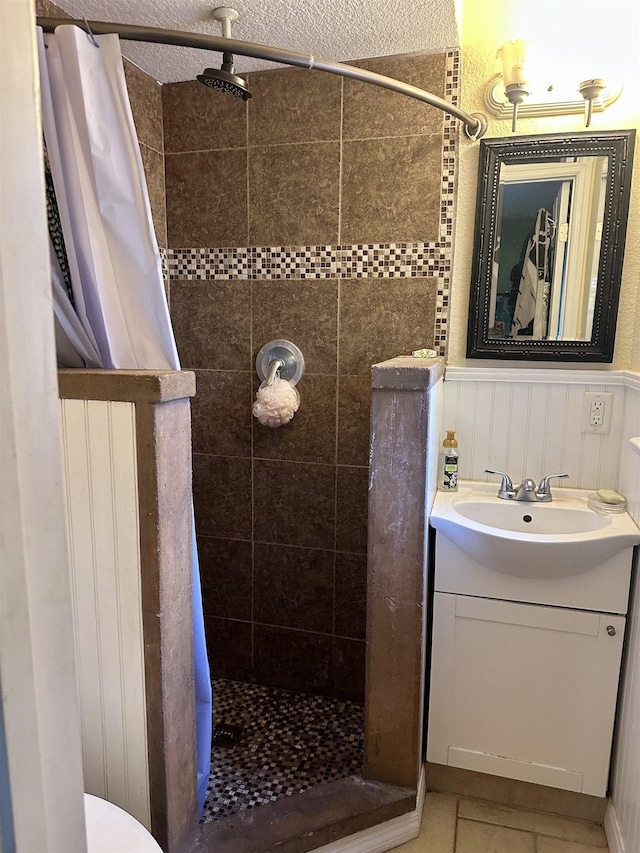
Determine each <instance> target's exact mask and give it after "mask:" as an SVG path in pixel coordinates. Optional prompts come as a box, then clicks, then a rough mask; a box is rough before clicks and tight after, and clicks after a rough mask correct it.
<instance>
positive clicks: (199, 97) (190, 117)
mask: <svg viewBox="0 0 640 853" xmlns="http://www.w3.org/2000/svg"><path fill="white" fill-rule="evenodd" d="M162 108H163V121H164V145H165V151H167V152H171V153H176V152H181V151H211V150H215V149H217V148H244V147H246V144H247V105H246V104H245V102H244V101H243V100H242V99H241V98H230V97H228V96H226V95H225V94H223V93H222V92H216V91H215V90H214V89H209V88H208V87H207V86H203V85H202V83H199V82H198V81H197V80H191V81H188V82H186V83H172V84H171V85H170V86H163V87H162ZM202 245H208V243H207V244H204V243H203V244H202Z"/></svg>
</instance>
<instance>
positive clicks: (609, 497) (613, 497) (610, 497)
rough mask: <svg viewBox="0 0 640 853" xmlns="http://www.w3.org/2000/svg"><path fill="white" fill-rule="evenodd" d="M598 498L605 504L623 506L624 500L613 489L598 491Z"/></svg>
mask: <svg viewBox="0 0 640 853" xmlns="http://www.w3.org/2000/svg"><path fill="white" fill-rule="evenodd" d="M598 497H599V498H600V500H602V501H604V502H605V503H606V504H623V503H624V502H625V499H624V498H623V497H622V495H619V494H618V493H617V492H615V491H614V490H613V489H598Z"/></svg>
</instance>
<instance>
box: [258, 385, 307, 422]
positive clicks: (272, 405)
mask: <svg viewBox="0 0 640 853" xmlns="http://www.w3.org/2000/svg"><path fill="white" fill-rule="evenodd" d="M299 408H300V394H298V391H297V389H296V388H295V387H294V386H293V385H292V384H291V383H290V382H288V381H287V380H286V379H280V378H279V377H278V378H276V379H274V380H273V382H272V383H271V385H261V386H260V387H259V388H258V393H257V394H256V401H255V403H254V404H253V409H252V411H253V414H254V416H255V417H256V418H257V419H258V420H259V421H260V423H261V424H262V425H263V426H268V427H279V426H284V424H288V423H289V421H290V420H291V418H292V417H293V416H294V415H295V413H296V412H297V411H298V409H299Z"/></svg>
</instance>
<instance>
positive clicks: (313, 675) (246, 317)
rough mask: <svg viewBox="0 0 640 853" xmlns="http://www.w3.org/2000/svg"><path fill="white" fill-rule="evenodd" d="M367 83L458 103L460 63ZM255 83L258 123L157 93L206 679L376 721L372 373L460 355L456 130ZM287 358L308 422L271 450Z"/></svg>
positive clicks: (447, 59) (305, 84) (238, 111)
mask: <svg viewBox="0 0 640 853" xmlns="http://www.w3.org/2000/svg"><path fill="white" fill-rule="evenodd" d="M238 64H239V65H241V61H240V60H239V62H238ZM358 64H360V65H364V66H365V67H368V68H370V69H371V70H374V71H378V72H380V73H382V74H388V75H390V76H394V77H397V78H399V79H402V80H406V81H407V82H410V83H413V84H415V85H418V86H421V87H423V88H425V89H427V90H429V91H431V92H434V93H435V94H437V95H440V96H441V97H447V98H454V97H455V94H456V92H455V88H456V84H457V54H456V53H450V54H444V53H439V54H426V55H421V56H410V57H387V58H384V59H377V60H371V61H368V62H360V63H358ZM248 77H249V88H250V90H251V92H252V93H253V98H252V99H251V100H250V101H249V102H248V103H247V104H245V103H243V102H242V101H240V100H238V99H233V98H228V97H225V96H223V95H220V94H218V93H216V92H212V91H210V90H208V89H206V88H205V87H204V86H201V85H200V84H198V83H196V82H193V83H192V82H186V83H176V84H169V85H165V86H163V87H162V97H163V116H164V151H165V162H166V190H167V229H168V245H169V247H170V248H169V250H168V261H169V269H170V273H171V285H170V287H171V293H170V296H171V313H172V318H173V322H174V328H175V331H176V336H177V341H178V348H179V351H180V356H181V360H182V364H183V366H184V367H187V368H190V369H194V370H196V372H197V395H196V397H195V399H194V400H193V442H194V489H195V509H196V525H197V533H198V542H199V548H200V561H201V572H202V581H203V597H204V609H205V615H206V627H207V637H208V643H209V652H210V658H211V664H212V669H213V671H214V673H216V674H217V675H221V676H225V677H230V678H234V679H240V680H255V681H257V682H260V683H264V684H272V685H278V686H282V687H287V688H292V689H297V690H303V691H310V692H318V693H327V694H331V695H334V696H337V697H344V698H352V699H358V700H360V699H362V697H363V682H364V644H365V589H366V551H367V489H368V448H369V401H370V384H371V382H370V366H371V364H373V363H375V362H378V361H381V360H383V359H386V358H389V357H391V356H394V355H396V354H398V353H403V352H404V353H407V352H410V351H411V350H412V349H416V348H417V347H421V346H433V344H434V342H436V343H437V348H439V349H442V348H443V347H444V344H445V338H446V311H447V297H448V284H449V270H450V264H451V224H452V218H453V200H454V184H455V151H456V144H455V142H456V134H457V128H456V125H455V123H454V122H452V121H450V120H448V119H445V118H443V114H442V113H440V112H439V111H437V110H435V109H433V108H431V107H428V106H427V105H424V104H420V103H418V102H415V101H410V100H409V99H406V98H402V97H401V96H399V95H395V94H393V93H389V92H385V91H383V90H380V89H375V88H373V87H371V86H367V85H365V84H361V83H358V82H354V81H349V80H344V81H343V80H342V79H341V78H338V77H335V76H333V75H328V74H321V73H309V72H305V71H299V70H278V71H268V72H260V73H255V74H249V75H248ZM276 338H288V339H290V340H292V341H293V342H294V343H295V344H297V345H298V346H299V347H300V348H301V350H302V351H303V353H304V356H305V359H306V373H305V376H304V378H303V380H302V381H301V383H300V385H299V391H300V394H301V398H302V404H301V407H300V410H299V411H298V413H297V414H296V416H295V418H294V419H293V421H292V422H291V423H290V424H289V425H287V426H286V427H281V428H279V429H269V428H268V427H263V426H261V425H260V424H259V423H258V422H257V421H256V420H255V419H254V418H253V417H252V415H251V404H252V401H253V399H254V395H255V391H256V389H257V378H256V375H255V370H254V360H255V357H256V354H257V352H258V350H259V349H260V348H261V347H262V346H263V344H265V343H266V342H267V341H270V340H272V339H276Z"/></svg>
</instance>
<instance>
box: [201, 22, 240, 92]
mask: <svg viewBox="0 0 640 853" xmlns="http://www.w3.org/2000/svg"><path fill="white" fill-rule="evenodd" d="M212 14H213V17H214V18H215V19H216V21H220V24H221V26H222V36H223V38H228V39H230V38H231V22H232V21H237V20H238V13H237V12H236V10H235V9H232V8H231V7H230V6H218V7H217V8H216V9H214V10H213V13H212ZM198 80H199V81H200V82H201V83H204V85H205V86H209V88H210V89H217V90H218V92H226V93H227V94H228V95H233V96H234V97H235V98H242V99H243V101H248V100H249V98H250V97H251V92H250V91H249V90H248V89H247V83H246V80H245V79H244V78H243V77H238V75H237V74H236V69H235V68H234V67H233V54H231V53H227V52H226V51H225V52H224V53H223V54H222V65H221V66H220V70H218V69H217V68H205V69H204V71H203V72H202V74H198Z"/></svg>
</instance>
